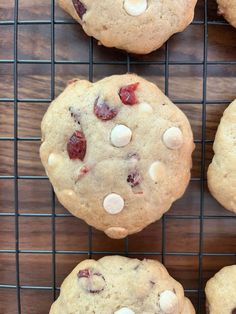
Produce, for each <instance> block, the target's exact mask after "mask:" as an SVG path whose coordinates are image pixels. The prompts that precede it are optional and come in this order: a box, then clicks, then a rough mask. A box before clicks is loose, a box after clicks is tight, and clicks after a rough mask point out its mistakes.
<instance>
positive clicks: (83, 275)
mask: <svg viewBox="0 0 236 314" xmlns="http://www.w3.org/2000/svg"><path fill="white" fill-rule="evenodd" d="M77 276H78V279H79V282H80V285H81V287H82V288H83V289H84V290H86V291H88V292H90V293H100V292H102V291H103V290H104V288H105V285H106V283H105V278H104V276H103V275H102V274H101V273H100V272H99V271H96V270H95V269H93V268H87V269H82V270H80V271H79V272H78V274H77Z"/></svg>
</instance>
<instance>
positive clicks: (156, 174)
mask: <svg viewBox="0 0 236 314" xmlns="http://www.w3.org/2000/svg"><path fill="white" fill-rule="evenodd" d="M148 173H149V176H150V177H151V179H152V180H153V181H157V180H158V179H159V178H161V177H163V176H164V173H165V168H164V165H163V163H162V162H160V161H155V162H153V163H152V164H151V166H150V168H149V170H148Z"/></svg>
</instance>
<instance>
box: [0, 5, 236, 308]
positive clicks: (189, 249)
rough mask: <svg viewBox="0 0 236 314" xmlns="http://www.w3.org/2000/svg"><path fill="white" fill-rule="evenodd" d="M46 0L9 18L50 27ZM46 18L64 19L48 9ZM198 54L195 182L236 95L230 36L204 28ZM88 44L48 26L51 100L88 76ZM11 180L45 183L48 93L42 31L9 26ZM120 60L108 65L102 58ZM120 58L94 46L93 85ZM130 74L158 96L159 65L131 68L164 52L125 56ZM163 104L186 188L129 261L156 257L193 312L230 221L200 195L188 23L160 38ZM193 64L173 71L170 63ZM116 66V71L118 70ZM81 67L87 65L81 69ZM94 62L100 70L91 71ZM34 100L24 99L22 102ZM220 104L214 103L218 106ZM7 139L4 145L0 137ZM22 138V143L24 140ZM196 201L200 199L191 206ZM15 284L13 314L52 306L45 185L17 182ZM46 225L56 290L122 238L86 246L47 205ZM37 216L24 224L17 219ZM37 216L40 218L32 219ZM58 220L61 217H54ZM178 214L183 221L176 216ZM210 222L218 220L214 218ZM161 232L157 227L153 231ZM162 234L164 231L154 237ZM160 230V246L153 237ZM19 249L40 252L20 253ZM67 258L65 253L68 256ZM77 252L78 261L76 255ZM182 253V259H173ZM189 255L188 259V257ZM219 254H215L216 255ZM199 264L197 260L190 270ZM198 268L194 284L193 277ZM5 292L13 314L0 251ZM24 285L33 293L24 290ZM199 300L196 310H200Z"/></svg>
mask: <svg viewBox="0 0 236 314" xmlns="http://www.w3.org/2000/svg"><path fill="white" fill-rule="evenodd" d="M13 18H14V1H13V0H0V20H1V21H3V20H8V21H9V20H13ZM50 18H51V1H50V0H41V1H31V0H19V20H20V21H23V20H28V21H31V20H34V21H36V20H41V21H42V20H45V21H47V20H50ZM55 19H56V21H60V20H65V19H66V20H68V21H71V20H70V17H69V16H68V15H66V14H65V13H64V12H63V11H62V10H61V9H60V8H59V7H58V6H57V5H56V7H55ZM195 20H196V21H200V22H203V21H204V1H203V0H202V1H198V5H197V9H196V14H195ZM208 20H209V21H210V22H211V21H216V20H220V21H223V19H222V18H221V17H219V16H217V8H216V4H215V1H214V0H209V1H208ZM207 43H208V46H207V47H208V51H207V61H208V62H218V64H215V63H214V64H211V63H209V64H208V66H207V80H206V101H207V104H206V129H205V130H204V134H205V139H206V143H205V176H204V179H206V170H207V167H208V164H209V162H210V161H211V159H212V154H213V152H212V141H213V140H214V136H215V132H216V129H217V126H218V123H219V121H220V118H221V116H222V113H223V111H224V109H225V108H226V106H227V104H228V103H230V102H231V101H232V100H233V99H234V98H236V64H224V62H225V61H234V62H235V61H236V31H235V29H233V28H232V27H231V26H229V25H214V24H211V23H209V25H208V42H207ZM89 45H90V41H89V38H87V36H86V35H85V34H84V33H83V31H82V29H81V27H80V26H79V25H77V24H62V23H56V25H55V60H56V64H55V82H54V83H55V95H58V94H59V93H60V92H61V91H62V90H63V88H64V87H65V85H66V82H67V81H68V80H70V79H71V78H73V77H77V76H79V77H80V78H88V77H89V64H88V62H89ZM17 52H18V60H19V63H18V99H19V100H20V101H19V102H18V104H17V108H18V118H17V122H18V137H19V139H20V140H19V141H18V156H17V157H18V175H19V176H45V172H44V169H43V167H42V165H41V162H40V159H39V153H38V150H39V145H40V121H41V119H42V116H43V114H44V113H45V111H46V109H47V107H48V102H45V101H44V100H47V99H50V98H51V96H52V91H51V65H50V60H51V25H50V24H40V25H37V24H32V23H29V24H27V25H22V24H20V25H18V41H17ZM13 58H14V25H0V60H3V59H5V60H13ZM22 60H45V64H32V63H23V62H21V61H22ZM114 60H115V61H120V62H121V64H119V65H111V64H109V62H111V61H114ZM126 60H127V55H126V54H125V53H123V52H121V51H118V50H115V49H108V48H104V47H101V46H98V45H97V43H96V41H95V40H94V49H93V61H94V65H93V79H94V81H97V80H99V79H100V78H102V77H104V76H107V75H111V74H119V73H125V72H126V71H127V65H126ZM130 60H131V62H132V63H131V68H130V71H131V72H136V73H137V74H139V75H142V76H144V77H145V78H147V79H149V80H151V81H153V82H155V83H157V84H158V85H159V86H160V88H161V89H162V90H163V91H164V90H165V64H164V63H163V64H154V63H152V64H148V65H147V64H141V63H140V61H151V62H153V61H158V62H159V61H165V48H164V47H162V48H161V49H159V50H158V51H156V52H153V53H152V54H150V55H147V56H130ZM62 61H78V62H85V64H77V65H75V64H63V62H62ZM169 61H170V65H169V80H168V83H169V97H170V98H171V99H172V100H173V101H175V102H177V104H178V106H179V107H180V108H181V109H182V110H183V111H184V112H185V113H186V115H187V116H188V118H189V120H190V122H191V125H192V128H193V132H194V139H195V140H196V142H197V144H196V150H195V152H194V154H193V170H192V179H193V180H192V181H191V183H190V185H189V187H188V189H187V191H186V193H185V195H184V197H183V198H182V199H180V200H178V201H177V202H176V203H175V204H174V205H173V206H172V208H171V210H170V211H169V212H168V214H167V215H166V219H165V222H164V223H163V222H162V221H158V222H156V223H154V224H152V225H150V226H149V227H148V228H146V229H145V230H143V231H142V232H140V233H138V234H136V235H132V236H130V237H129V240H128V251H129V254H130V256H132V257H139V258H144V257H151V258H155V259H158V260H160V261H161V260H162V255H161V253H162V251H163V249H164V251H165V253H166V255H165V256H164V262H165V265H166V267H167V268H168V270H169V272H170V274H171V275H173V276H174V277H175V278H176V279H177V280H179V281H180V282H181V283H182V284H183V286H184V288H185V289H186V290H191V291H190V292H188V293H187V295H188V296H189V297H190V298H191V300H192V301H193V303H194V305H195V307H196V308H197V301H198V293H197V290H198V289H201V290H202V289H204V286H205V282H206V281H207V280H208V279H209V278H210V277H211V276H212V275H213V274H214V273H215V272H216V271H218V270H219V269H220V268H221V267H223V266H225V265H229V264H233V263H236V219H235V218H236V217H232V214H231V213H230V212H228V211H226V210H225V209H223V208H222V207H221V206H220V205H219V204H218V203H217V202H216V201H215V200H214V199H213V198H212V197H211V195H210V194H209V192H208V189H207V183H206V182H205V187H204V189H203V191H202V193H201V182H200V179H201V164H202V162H203V158H202V144H201V141H202V139H203V138H204V137H203V135H204V134H202V108H203V107H202V100H203V86H204V82H203V64H204V25H203V24H201V23H198V24H197V25H191V26H189V27H188V28H187V29H186V30H185V31H184V32H183V33H181V34H177V35H175V36H173V37H172V38H171V39H170V40H169ZM191 61H194V62H195V64H181V65H180V64H178V65H177V64H173V63H175V62H182V63H186V62H187V63H188V62H191ZM122 62H123V64H122ZM86 63H87V64H86ZM98 63H100V64H98ZM13 70H14V65H13V64H12V63H0V98H14V71H13ZM35 98H37V99H41V101H39V102H31V101H29V100H27V99H35ZM220 102H221V103H220ZM13 137H14V103H13V102H4V101H3V102H0V139H1V138H5V140H4V141H3V140H0V176H12V175H14V142H13V141H12V140H11V138H13ZM7 138H8V140H6V139H7ZM29 139H31V140H29ZM201 196H202V202H201ZM14 197H15V194H14V180H12V179H1V180H0V213H1V214H4V213H11V214H12V216H9V215H8V216H7V215H5V216H0V250H14V249H15V244H16V243H15V217H14V212H15V202H14ZM18 198H19V202H18V205H19V213H20V216H19V249H20V253H19V272H20V275H19V279H20V285H21V289H20V298H21V313H22V314H45V313H48V311H49V308H50V305H51V303H52V302H53V291H52V289H51V288H50V287H52V286H53V267H52V265H53V256H52V254H51V251H52V248H53V246H52V243H53V233H52V230H53V229H52V226H53V224H52V217H50V216H48V215H50V214H51V213H52V190H51V186H50V184H49V182H48V180H46V179H43V178H42V179H39V180H34V179H19V180H18ZM202 205H204V207H203V212H202V214H203V216H204V220H203V226H202V227H203V233H202V253H203V255H202V258H201V260H200V259H199V250H200V246H199V245H200V219H199V218H200V215H201V206H202ZM55 211H56V214H58V216H57V217H56V218H55V246H56V251H57V253H56V256H55V264H56V268H55V274H56V279H55V281H56V286H57V287H58V288H59V287H60V285H61V283H62V281H63V279H64V278H65V276H66V275H67V274H68V273H69V272H70V271H71V270H72V269H73V267H74V266H75V265H76V264H77V263H78V262H79V261H81V260H83V259H85V258H87V257H88V256H89V251H90V249H91V250H92V254H91V257H92V258H95V259H97V258H100V257H101V256H102V255H104V253H103V252H107V254H109V253H113V254H114V253H115V252H120V254H125V252H126V244H127V243H126V242H125V240H118V241H115V240H112V239H109V238H107V237H106V236H105V235H104V234H103V233H101V232H99V231H97V230H95V229H93V230H92V237H91V242H89V237H88V232H89V227H88V226H87V225H86V224H85V223H84V222H83V221H81V220H79V219H77V218H74V217H71V216H70V215H69V214H68V212H67V211H66V210H65V209H64V208H63V207H62V206H61V205H60V204H59V203H58V202H57V200H56V208H55ZM32 213H33V214H39V216H35V217H29V216H27V214H32ZM40 214H43V215H44V217H42V215H41V217H40ZM60 214H68V216H63V215H60ZM184 215H188V216H190V217H188V218H186V219H181V218H183V216H184ZM215 216H220V217H217V218H216V217H215ZM163 228H164V230H163ZM163 231H164V232H163ZM163 233H165V246H164V247H163V241H162V236H163ZM28 250H33V251H45V250H46V251H47V252H45V253H28V252H27V251H28ZM68 251H70V254H68ZM79 253H80V254H79ZM183 253H185V254H183ZM192 253H193V254H192ZM222 254H223V255H222ZM199 261H200V263H199ZM199 269H201V271H202V280H199ZM4 284H5V285H12V288H2V289H0V313H1V314H16V313H18V312H17V290H16V289H15V288H14V285H16V256H15V254H14V253H11V252H8V253H1V252H0V285H4ZM29 286H36V287H41V288H40V289H34V290H33V289H29ZM204 303H205V300H204V294H203V293H202V298H201V308H200V309H199V311H198V313H205V309H204Z"/></svg>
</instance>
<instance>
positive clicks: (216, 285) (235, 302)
mask: <svg viewBox="0 0 236 314" xmlns="http://www.w3.org/2000/svg"><path fill="white" fill-rule="evenodd" d="M206 298H207V311H208V313H209V314H236V265H232V266H227V267H224V268H222V269H221V270H220V271H219V272H218V273H217V274H215V276H214V277H212V278H211V279H210V280H208V282H207V285H206Z"/></svg>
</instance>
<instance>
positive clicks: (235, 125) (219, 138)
mask: <svg viewBox="0 0 236 314" xmlns="http://www.w3.org/2000/svg"><path fill="white" fill-rule="evenodd" d="M235 134H236V100H235V101H233V102H232V103H231V104H230V105H229V106H228V108H227V109H226V110H225V112H224V114H223V117H222V119H221V121H220V124H219V126H218V130H217V132H216V136H215V141H214V145H213V149H214V152H215V155H214V157H213V160H212V163H211V164H210V166H209V168H208V186H209V189H210V191H211V193H212V195H213V196H214V197H215V198H216V199H217V200H218V202H220V203H221V204H222V205H223V206H224V207H225V208H226V209H228V210H231V211H233V212H235V213H236V195H235V191H236V189H235V181H236V139H235Z"/></svg>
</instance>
